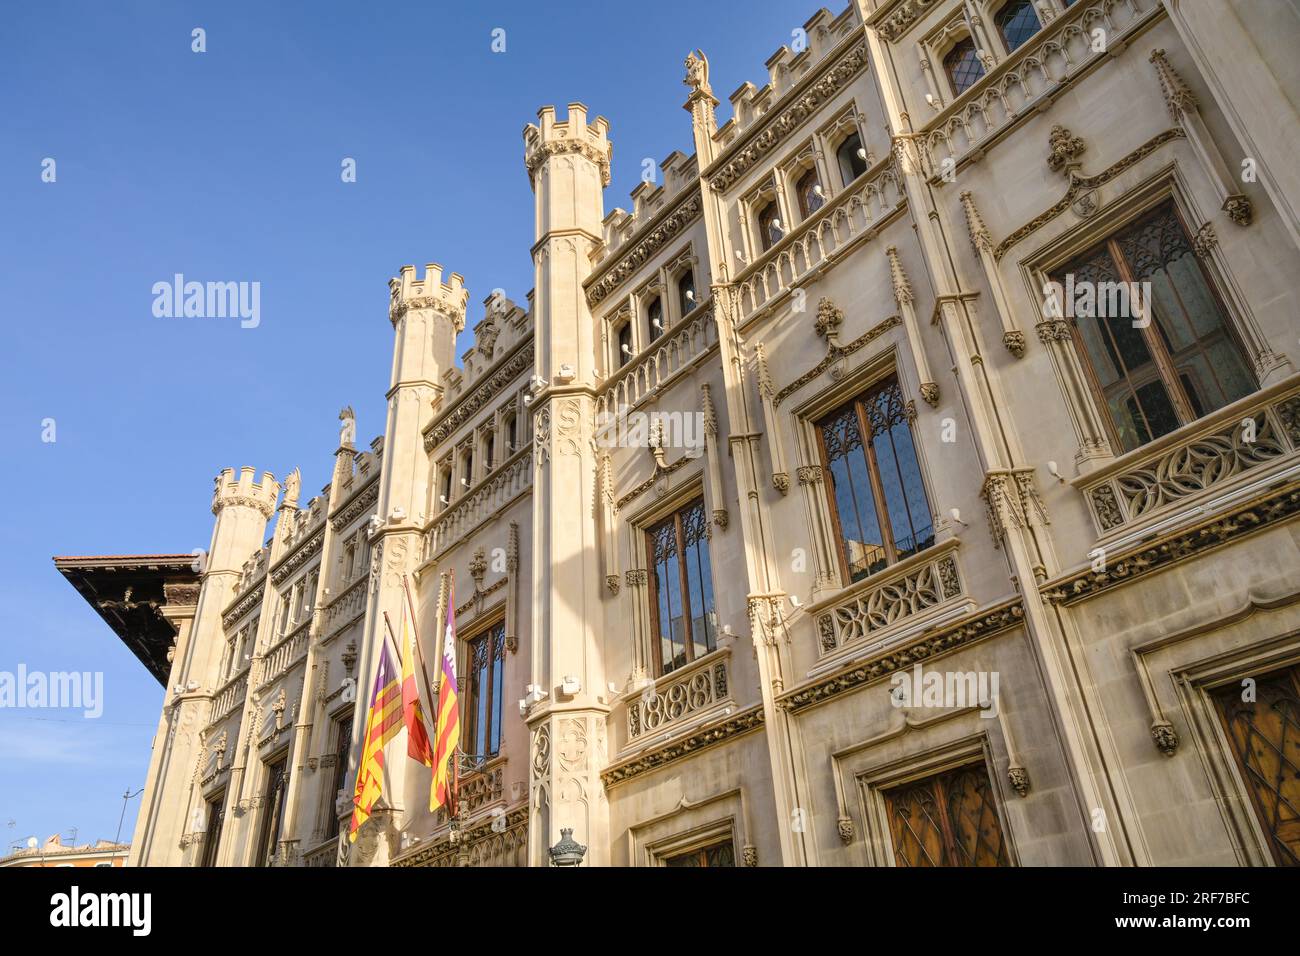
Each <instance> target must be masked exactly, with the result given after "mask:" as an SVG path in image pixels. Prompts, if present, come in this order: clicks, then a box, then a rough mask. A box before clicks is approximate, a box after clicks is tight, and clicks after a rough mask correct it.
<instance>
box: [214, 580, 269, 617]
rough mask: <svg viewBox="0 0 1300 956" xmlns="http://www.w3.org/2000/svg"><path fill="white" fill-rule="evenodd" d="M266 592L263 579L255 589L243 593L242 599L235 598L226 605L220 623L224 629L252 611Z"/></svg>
mask: <svg viewBox="0 0 1300 956" xmlns="http://www.w3.org/2000/svg"><path fill="white" fill-rule="evenodd" d="M265 592H266V578H265V577H263V578H262V579H261V580H260V581H259V582H258V584H257V587H255V588H251V589H250V590H247V591H245V592H244V594H243V596H242V597H238V598H236V599H235V600H234V601H232V602H231V603H230V604H228V605H226V610H225V611H224V612H222V615H221V623H222V625H223V626H224V627H230V625H231V624H232V623H233V622H235V621H237V620H239V619H240V618H241V617H243V616H244V615H245V614H247V613H248V612H249V610H251V609H252V607H253V606H254V605H255V604H261V603H262V595H263V594H264V593H265Z"/></svg>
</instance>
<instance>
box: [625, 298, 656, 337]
mask: <svg viewBox="0 0 1300 956" xmlns="http://www.w3.org/2000/svg"><path fill="white" fill-rule="evenodd" d="M645 317H646V325H648V326H649V328H648V329H647V330H646V332H647V334H648V335H649V336H650V337H649V339H647V341H649V342H653V341H654V340H655V339H657V338H659V336H661V335H663V334H664V300H663V299H661V298H659V297H658V296H655V297H654V298H653V299H651V300H650V304H649V305H648V306H646V310H645ZM628 331H629V332H631V326H629V327H628Z"/></svg>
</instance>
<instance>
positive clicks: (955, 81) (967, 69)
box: [943, 37, 984, 96]
mask: <svg viewBox="0 0 1300 956" xmlns="http://www.w3.org/2000/svg"><path fill="white" fill-rule="evenodd" d="M943 71H944V72H945V73H947V74H948V81H949V82H950V83H952V91H953V94H954V95H956V96H961V95H962V94H963V93H965V92H966V91H967V90H968V89H970V88H971V87H972V86H974V85H975V81H976V80H978V79H979V78H980V77H981V76H983V75H984V66H983V65H982V64H981V63H980V61H979V57H978V56H976V55H975V41H974V40H972V39H971V38H970V37H965V38H963V39H961V40H959V41H957V44H956V45H955V46H954V47H953V48H952V49H951V50H949V51H948V52H947V53H946V54H945V55H944V58H943Z"/></svg>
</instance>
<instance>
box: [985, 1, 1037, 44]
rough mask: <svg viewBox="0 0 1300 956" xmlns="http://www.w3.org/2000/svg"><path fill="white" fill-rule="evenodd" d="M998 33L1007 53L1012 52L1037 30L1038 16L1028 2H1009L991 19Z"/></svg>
mask: <svg viewBox="0 0 1300 956" xmlns="http://www.w3.org/2000/svg"><path fill="white" fill-rule="evenodd" d="M993 22H994V23H996V24H997V27H998V32H999V33H1001V34H1002V39H1003V40H1004V41H1005V42H1006V44H1007V52H1008V53H1011V52H1013V51H1014V50H1015V49H1016V48H1017V47H1019V46H1020V45H1021V44H1022V43H1024V42H1025V41H1026V40H1028V39H1029V38H1030V37H1031V36H1033V35H1034V34H1035V33H1037V32H1038V30H1039V23H1038V15H1037V14H1036V13H1034V5H1033V4H1032V3H1030V2H1029V0H1011V2H1010V3H1006V4H1003V6H1002V9H1001V10H999V11H998V12H997V16H995V17H994V18H993Z"/></svg>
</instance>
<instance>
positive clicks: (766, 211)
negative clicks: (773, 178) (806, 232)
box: [758, 200, 785, 250]
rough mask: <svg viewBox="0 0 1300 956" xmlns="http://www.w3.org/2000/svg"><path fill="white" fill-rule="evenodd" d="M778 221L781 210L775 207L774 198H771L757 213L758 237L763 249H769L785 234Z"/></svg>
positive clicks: (779, 220)
mask: <svg viewBox="0 0 1300 956" xmlns="http://www.w3.org/2000/svg"><path fill="white" fill-rule="evenodd" d="M780 223H781V212H780V210H779V209H778V208H777V205H776V200H772V201H771V202H770V203H768V204H767V205H766V206H764V207H763V208H762V210H760V211H759V214H758V238H759V241H760V242H761V243H762V244H763V249H764V250H767V249H771V248H772V247H773V246H774V245H776V244H777V243H778V242H780V241H781V237H782V236H783V235H785V233H784V232H783V231H782V230H781V225H780Z"/></svg>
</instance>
